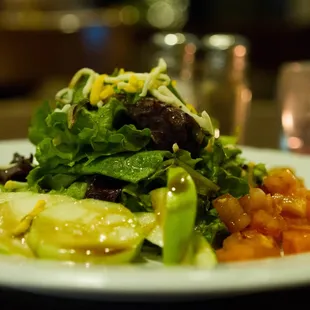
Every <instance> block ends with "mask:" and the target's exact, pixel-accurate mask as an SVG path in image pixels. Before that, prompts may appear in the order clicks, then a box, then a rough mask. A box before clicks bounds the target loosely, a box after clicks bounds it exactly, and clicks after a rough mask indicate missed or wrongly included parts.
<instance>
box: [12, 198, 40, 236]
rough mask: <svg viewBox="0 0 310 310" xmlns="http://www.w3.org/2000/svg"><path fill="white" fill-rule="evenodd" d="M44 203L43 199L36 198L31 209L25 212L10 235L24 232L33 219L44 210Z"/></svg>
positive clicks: (18, 234)
mask: <svg viewBox="0 0 310 310" xmlns="http://www.w3.org/2000/svg"><path fill="white" fill-rule="evenodd" d="M45 205H46V202H45V200H38V202H37V203H36V205H35V206H34V208H33V209H32V211H31V212H30V213H29V214H27V215H26V216H25V217H24V218H23V219H22V220H21V221H20V223H19V224H18V225H17V227H16V228H15V229H14V231H13V233H12V235H13V236H20V235H22V234H24V233H25V232H26V231H27V230H28V229H29V228H30V226H31V223H32V221H33V219H34V218H35V217H36V216H37V215H38V214H39V213H40V212H42V211H43V210H44V208H45Z"/></svg>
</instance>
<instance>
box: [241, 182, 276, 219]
mask: <svg viewBox="0 0 310 310" xmlns="http://www.w3.org/2000/svg"><path fill="white" fill-rule="evenodd" d="M239 202H240V204H241V206H242V207H243V209H244V211H245V212H246V213H248V214H252V213H253V212H255V211H257V210H261V209H263V210H266V211H267V212H268V213H273V205H272V198H271V196H270V195H266V194H265V193H264V192H263V190H261V189H260V188H251V189H250V193H249V194H248V195H246V196H244V197H242V198H240V199H239Z"/></svg>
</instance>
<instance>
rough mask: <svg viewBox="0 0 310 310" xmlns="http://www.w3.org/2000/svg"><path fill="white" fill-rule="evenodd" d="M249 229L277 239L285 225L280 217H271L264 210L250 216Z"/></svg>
mask: <svg viewBox="0 0 310 310" xmlns="http://www.w3.org/2000/svg"><path fill="white" fill-rule="evenodd" d="M251 228H252V229H255V230H257V231H258V232H260V233H262V234H265V235H268V236H273V237H275V238H279V237H280V236H281V233H282V232H283V230H285V228H286V223H285V221H284V219H283V218H282V217H281V216H273V215H271V214H269V213H267V212H266V211H265V210H258V211H256V212H255V213H254V214H253V216H252V222H251Z"/></svg>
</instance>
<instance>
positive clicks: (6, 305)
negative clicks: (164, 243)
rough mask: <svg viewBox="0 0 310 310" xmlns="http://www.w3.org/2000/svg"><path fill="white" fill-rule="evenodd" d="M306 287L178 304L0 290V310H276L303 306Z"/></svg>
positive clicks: (307, 296)
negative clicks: (117, 309)
mask: <svg viewBox="0 0 310 310" xmlns="http://www.w3.org/2000/svg"><path fill="white" fill-rule="evenodd" d="M309 294H310V287H308V288H307V287H302V288H295V289H291V290H282V291H274V292H268V293H259V294H251V295H246V296H237V297H228V298H216V299H205V300H204V299H201V298H199V299H198V300H194V301H188V302H187V301H186V302H184V301H182V302H171V301H170V302H159V303H158V302H156V303H146V302H141V303H137V302H130V303H125V302H120V303H114V302H104V301H92V300H85V299H84V300H83V299H69V298H58V297H50V296H44V295H36V294H31V293H24V292H20V291H15V290H7V289H0V301H1V306H0V307H1V310H15V309H19V308H21V307H22V308H24V309H25V308H26V307H27V306H29V308H32V309H34V308H36V307H38V309H39V307H41V309H65V308H67V307H69V306H70V307H72V309H76V310H78V309H87V308H88V309H92V310H96V309H98V310H99V309H100V310H103V309H112V307H115V306H119V307H122V306H123V307H124V309H125V308H126V309H148V310H149V309H155V308H156V309H168V307H171V306H172V305H175V306H176V307H180V306H181V305H183V306H184V307H188V308H189V309H191V310H193V309H218V308H219V307H220V306H222V307H225V306H226V307H227V308H228V309H239V308H240V307H246V308H249V309H251V308H252V307H253V306H254V305H255V306H258V307H260V308H261V309H266V310H267V309H272V308H273V307H275V308H277V309H280V308H281V307H282V306H286V307H288V306H291V305H292V306H293V305H294V306H297V305H301V304H303V303H304V304H307V303H308V302H309Z"/></svg>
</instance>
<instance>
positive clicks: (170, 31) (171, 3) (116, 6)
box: [0, 0, 310, 149]
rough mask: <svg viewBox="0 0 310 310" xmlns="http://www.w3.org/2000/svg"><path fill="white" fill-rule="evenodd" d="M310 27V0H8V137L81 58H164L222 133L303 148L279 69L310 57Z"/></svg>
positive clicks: (92, 61)
mask: <svg viewBox="0 0 310 310" xmlns="http://www.w3.org/2000/svg"><path fill="white" fill-rule="evenodd" d="M309 36H310V1H309V0H260V1H254V0H252V1H249V0H239V1H233V0H205V1H198V0H196V1H194V0H137V1H125V0H0V68H1V69H0V139H12V138H25V137H26V135H27V126H28V124H29V120H30V116H31V113H32V112H33V110H34V109H35V108H36V107H37V106H38V105H39V104H40V103H41V102H42V101H43V100H46V99H48V100H52V99H53V98H54V95H55V93H56V92H57V91H58V90H59V89H61V88H63V87H65V86H66V85H67V84H68V82H69V79H70V78H71V77H72V76H73V74H74V73H75V71H77V70H78V69H79V68H81V67H91V68H93V69H95V70H97V71H99V72H112V71H113V68H114V67H123V68H125V69H130V70H132V71H149V69H150V67H151V66H153V65H155V64H156V60H157V59H158V57H164V58H165V60H166V61H167V63H168V67H169V73H170V74H171V75H172V76H173V77H174V78H175V79H176V80H177V82H178V87H179V88H180V91H181V93H182V95H183V96H184V97H185V98H186V100H187V101H188V102H190V103H192V104H193V105H194V106H195V107H196V108H197V109H198V110H202V109H207V110H208V111H210V113H211V114H212V115H213V116H214V117H215V118H217V119H218V120H219V122H220V127H219V130H220V132H221V133H223V134H230V133H234V132H236V131H237V132H238V133H239V136H240V143H241V144H244V145H250V146H257V147H269V148H283V149H285V148H287V147H288V146H289V147H291V148H292V149H294V143H295V149H297V148H298V147H296V145H297V144H298V143H297V142H296V139H295V140H294V141H295V142H294V141H293V140H292V139H291V140H289V139H288V135H297V134H296V133H292V134H291V133H289V134H288V133H287V130H286V127H285V126H292V117H293V116H294V113H293V112H292V111H293V109H294V107H296V105H297V104H291V106H290V107H289V108H288V109H289V110H287V109H286V114H285V115H284V118H283V106H284V103H283V101H285V100H286V99H285V98H286V97H285V94H284V91H285V89H287V87H284V88H283V87H282V85H283V83H284V82H281V77H282V75H283V74H284V73H283V69H282V68H283V66H285V64H286V63H293V64H294V63H295V64H299V65H300V64H301V65H302V68H303V66H304V64H307V63H306V62H305V61H307V60H308V59H310V44H308V38H309ZM294 68H295V69H296V66H295V67H294ZM294 68H293V70H292V71H293V72H295V71H296V70H297V71H298V68H297V69H296V70H295V69H294ZM281 70H282V71H281ZM294 70H295V71H294ZM285 72H286V73H285V74H286V75H287V76H290V75H289V73H288V71H285ZM303 72H304V71H303ZM295 73H296V72H295ZM307 74H308V73H307V72H306V75H307ZM309 75H310V70H309ZM285 81H286V82H285V83H290V82H287V79H286V80H285ZM309 81H310V80H309ZM287 85H291V84H287ZM305 85H306V86H305V88H303V90H302V91H304V90H305V89H307V84H305ZM309 86H310V85H309ZM309 88H310V87H309ZM292 93H294V89H292ZM288 95H289V94H288ZM288 95H287V96H288ZM304 97H305V98H306V97H307V96H306V95H305V96H304ZM279 98H280V99H279ZM281 98H282V99H281ZM305 98H304V99H302V100H304V101H305V100H307V99H305ZM309 98H310V94H309ZM281 100H282V101H281ZM304 105H305V106H306V108H307V109H308V108H309V106H310V104H308V101H307V102H306V103H305V104H304ZM287 111H288V112H287ZM307 111H308V112H309V111H310V108H309V109H308V110H307ZM307 111H306V113H302V114H303V115H305V114H307V113H308V112H307ZM309 113H310V112H309ZM309 113H308V114H309ZM285 117H286V118H285ZM283 119H284V121H283ZM281 120H282V121H281ZM309 120H310V118H309ZM309 126H310V125H309V122H308V121H305V122H304V124H303V129H302V131H305V130H306V131H307V130H308V136H307V137H306V138H305V139H309V144H310V138H309V136H310V132H309V130H310V129H309ZM293 138H294V137H293ZM289 141H291V142H289ZM292 141H293V142H292ZM299 142H300V141H299ZM290 143H291V145H290ZM296 143H297V144H296Z"/></svg>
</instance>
